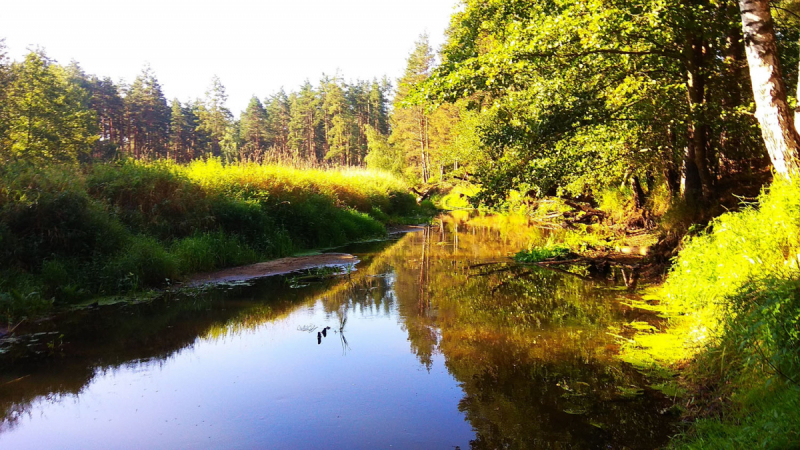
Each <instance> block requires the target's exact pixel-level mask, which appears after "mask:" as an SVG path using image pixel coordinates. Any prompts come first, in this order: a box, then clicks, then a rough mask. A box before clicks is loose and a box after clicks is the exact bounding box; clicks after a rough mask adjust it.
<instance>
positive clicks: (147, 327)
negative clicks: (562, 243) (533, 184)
mask: <svg viewBox="0 0 800 450" xmlns="http://www.w3.org/2000/svg"><path fill="white" fill-rule="evenodd" d="M545 238H546V233H545V232H544V231H542V230H539V229H536V228H534V227H532V226H531V225H530V224H528V223H527V222H526V221H525V220H523V219H519V218H509V217H492V216H484V215H480V214H476V213H454V214H452V215H448V216H444V217H442V219H441V220H439V221H438V223H437V224H435V225H433V226H430V227H428V228H426V229H424V230H421V231H419V232H413V233H407V234H404V235H397V236H395V238H394V239H391V240H388V241H385V242H373V243H362V244H354V245H350V246H348V247H345V248H341V249H336V251H344V252H350V253H352V254H354V255H356V256H357V257H358V258H359V260H360V262H359V263H358V264H357V265H356V266H355V267H354V268H353V269H354V270H350V271H349V273H348V274H346V275H342V276H338V277H335V278H333V279H324V280H323V281H317V280H316V279H315V278H311V279H307V278H304V277H302V276H299V275H297V276H288V277H273V278H267V279H263V280H260V281H257V282H253V283H246V284H240V285H235V284H234V285H226V286H222V287H220V288H216V289H205V290H197V291H194V292H189V293H186V294H183V295H180V296H174V297H171V298H166V299H159V300H156V301H153V302H150V303H144V304H139V305H127V306H117V307H111V306H109V307H101V308H100V309H99V310H87V311H82V312H77V313H70V314H67V315H64V316H63V317H60V318H57V319H55V320H51V321H47V322H43V323H40V324H36V325H32V326H29V327H28V331H29V332H30V333H36V334H35V335H34V337H33V338H32V340H29V341H27V342H26V343H25V344H24V345H23V347H25V348H27V349H28V350H30V351H26V352H20V351H17V350H14V351H7V352H6V354H5V355H4V356H3V358H2V359H0V414H2V417H1V418H0V448H4V449H28V448H65V449H76V448H87V449H88V448H102V449H107V448H286V449H298V448H309V449H310V448H326V447H330V448H346V449H356V448H364V449H372V448H397V449H403V448H425V449H438V448H441V449H453V448H460V449H467V448H475V449H493V448H520V449H522V448H559V449H579V448H587V449H593V448H603V449H605V448H643V449H650V448H655V447H658V446H660V445H663V444H665V443H666V441H667V439H668V436H669V435H670V434H671V433H673V432H674V430H673V422H674V420H673V419H670V418H669V417H668V416H667V415H665V414H662V411H664V410H666V409H667V408H669V406H670V405H671V400H670V399H668V398H665V397H664V396H663V395H661V394H660V393H658V392H657V391H654V390H652V389H650V388H649V387H648V381H647V380H646V379H645V378H644V377H642V376H641V375H640V374H639V373H638V372H636V371H635V370H634V369H633V368H631V367H629V366H627V365H626V364H624V363H622V362H620V361H619V360H618V359H617V358H616V353H617V350H618V348H617V344H616V341H615V339H616V338H615V337H613V336H611V335H610V334H609V327H619V326H620V325H621V324H623V323H626V322H631V321H634V320H636V321H641V320H649V319H650V318H648V317H642V316H641V314H642V313H640V312H636V311H633V310H631V309H629V308H627V307H626V306H624V305H623V302H622V301H621V300H622V299H624V297H625V296H626V295H627V294H626V293H625V291H624V290H621V289H619V287H618V286H619V283H618V282H617V278H618V277H617V276H615V274H613V273H611V274H610V275H609V276H608V277H607V279H604V280H599V281H598V280H594V281H592V280H589V279H587V278H586V277H584V276H583V275H585V274H582V273H581V271H580V270H575V271H574V272H575V273H574V274H567V273H562V272H557V271H554V270H547V269H544V268H539V267H530V266H520V265H516V264H514V263H512V262H511V260H510V259H509V258H508V256H509V254H513V253H514V252H516V251H518V250H519V249H520V248H522V247H524V246H525V245H527V244H528V243H530V242H535V241H537V240H542V239H545ZM328 327H329V328H328ZM323 330H324V334H325V335H324V336H323V334H322V332H323Z"/></svg>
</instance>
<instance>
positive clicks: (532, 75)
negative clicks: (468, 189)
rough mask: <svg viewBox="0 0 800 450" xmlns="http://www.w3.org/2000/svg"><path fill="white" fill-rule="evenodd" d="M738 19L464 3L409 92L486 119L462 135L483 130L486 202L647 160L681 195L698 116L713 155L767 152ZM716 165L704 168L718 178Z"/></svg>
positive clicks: (603, 6) (568, 188)
mask: <svg viewBox="0 0 800 450" xmlns="http://www.w3.org/2000/svg"><path fill="white" fill-rule="evenodd" d="M738 21H739V14H738V10H737V9H736V7H735V5H733V4H730V3H728V4H725V5H719V7H716V6H715V7H709V6H708V5H707V4H705V3H703V2H694V3H681V2H672V3H664V2H661V1H649V0H642V1H633V2H610V3H609V2H581V1H572V0H568V1H556V2H530V1H522V0H501V1H491V2H486V1H482V0H468V1H465V2H464V5H463V7H462V8H460V10H459V11H458V12H456V13H455V14H454V15H453V18H452V21H451V25H450V28H449V32H448V42H447V43H446V44H445V46H444V48H443V50H442V55H441V59H442V63H441V64H440V65H439V66H438V67H437V68H436V69H435V70H434V71H433V73H432V74H431V76H430V78H429V79H428V80H427V81H425V82H422V83H420V84H417V85H416V86H415V89H414V91H413V92H412V93H411V95H410V96H409V98H408V103H414V104H417V105H431V104H434V105H436V104H440V103H442V102H451V103H454V102H462V103H465V104H466V105H468V107H469V108H470V109H471V110H472V111H473V112H474V114H477V115H479V116H480V118H479V120H476V121H475V124H473V126H471V127H467V130H460V131H459V135H461V136H465V137H468V139H467V140H470V141H479V145H478V146H477V147H479V148H480V149H482V151H481V153H482V156H483V162H482V163H481V164H478V166H477V167H476V170H475V171H474V175H475V177H476V178H477V180H478V181H479V182H480V183H481V185H482V188H483V190H482V193H481V198H480V199H481V200H482V201H484V202H486V203H488V204H491V205H497V204H502V202H503V200H504V199H505V197H506V195H507V194H508V192H509V191H511V190H518V191H521V192H528V191H530V192H531V193H532V194H533V195H535V196H544V195H553V194H555V193H570V194H576V195H577V194H581V193H584V192H585V189H586V187H587V185H588V186H590V187H591V188H592V189H597V188H600V187H603V186H609V185H614V184H619V183H620V182H624V181H625V180H626V178H627V177H629V176H630V175H631V173H638V174H639V175H640V176H642V175H644V174H645V173H646V172H647V171H652V172H654V173H665V174H668V177H667V178H668V179H669V181H670V183H669V184H670V189H671V191H672V192H673V193H677V191H678V170H677V168H679V167H681V164H682V162H683V161H682V160H683V159H687V158H684V152H683V151H682V149H683V148H684V147H685V146H686V145H689V143H690V141H691V136H692V132H691V130H692V129H696V127H706V129H707V130H708V132H706V133H705V134H704V136H706V137H707V142H702V143H698V142H696V141H695V142H692V145H697V147H698V148H697V151H698V152H701V153H702V152H706V153H707V155H708V156H709V157H712V159H713V157H714V156H712V155H716V156H721V155H725V157H726V158H729V159H730V160H739V159H742V158H747V157H753V156H756V155H762V154H763V144H762V143H761V141H760V136H759V132H758V128H757V127H756V126H755V125H756V124H755V121H754V120H753V117H751V116H750V115H749V109H750V102H751V98H752V97H751V92H750V89H749V83H748V80H747V78H746V73H745V72H746V71H743V70H742V68H743V67H744V58H743V57H742V56H743V52H737V51H736V49H735V48H734V47H733V46H734V45H735V41H736V40H735V39H734V40H731V39H730V38H731V36H733V35H735V33H737V32H738V25H734V26H732V25H731V24H732V23H733V24H736V23H737V22H738ZM732 33H734V34H732ZM690 44H691V45H690ZM781 44H782V45H786V46H789V47H790V48H792V49H793V48H794V47H795V46H796V43H795V39H794V38H789V37H788V36H787V37H786V38H785V39H782V41H781ZM788 53H789V54H795V53H796V51H794V50H789V52H788ZM790 70H794V69H793V68H792V69H790ZM686 80H693V81H691V82H689V83H687V82H686ZM687 94H691V95H687ZM701 109H702V113H699V111H700V110H701ZM470 136H472V138H469V137H470ZM734 142H735V143H736V144H735V145H732V143H734ZM468 147H474V145H468ZM715 152H719V153H715ZM698 160H699V161H701V162H703V161H702V160H700V158H699V157H698ZM687 161H688V163H689V166H690V167H689V168H690V169H691V170H694V169H695V167H694V165H695V162H696V161H694V160H688V159H687ZM721 169H722V168H721V167H719V166H717V167H711V168H709V167H705V163H704V162H703V164H702V167H698V168H697V171H699V172H702V173H701V174H700V175H698V176H705V177H706V178H705V179H706V181H704V182H709V181H708V179H710V178H711V175H710V174H709V172H710V171H714V172H715V173H716V172H721ZM526 185H527V186H526ZM523 186H525V187H526V188H523ZM687 195H691V193H690V194H687Z"/></svg>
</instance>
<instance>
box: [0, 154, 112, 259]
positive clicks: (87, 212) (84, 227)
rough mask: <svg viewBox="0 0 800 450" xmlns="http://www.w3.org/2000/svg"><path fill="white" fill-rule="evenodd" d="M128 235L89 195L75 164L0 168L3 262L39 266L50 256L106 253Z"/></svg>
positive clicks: (0, 249)
mask: <svg viewBox="0 0 800 450" xmlns="http://www.w3.org/2000/svg"><path fill="white" fill-rule="evenodd" d="M126 237H127V231H126V230H125V229H124V227H123V226H122V225H121V224H120V223H119V222H118V221H116V220H115V219H114V218H113V217H111V216H109V215H108V214H107V213H106V212H105V211H104V210H103V208H102V206H101V205H98V204H97V203H95V202H93V201H92V199H91V198H90V197H89V196H88V195H87V193H86V190H85V186H84V181H83V176H82V175H81V174H80V173H79V172H77V171H75V170H74V169H71V168H67V167H57V166H56V167H51V168H48V169H44V170H36V169H33V168H31V167H30V166H24V165H9V166H6V167H3V168H1V169H0V239H2V244H3V245H2V248H0V268H2V267H17V266H19V267H23V268H25V269H26V270H34V271H35V270H38V269H39V268H40V265H41V263H42V261H44V260H45V259H48V258H51V257H52V256H56V257H69V258H77V259H83V260H85V259H87V258H91V257H93V256H94V255H96V254H101V255H107V254H109V253H111V252H113V251H114V250H115V249H117V248H119V246H121V245H122V242H123V241H124V240H125V239H126Z"/></svg>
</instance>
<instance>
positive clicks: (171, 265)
mask: <svg viewBox="0 0 800 450" xmlns="http://www.w3.org/2000/svg"><path fill="white" fill-rule="evenodd" d="M179 267H180V266H179V261H178V259H177V258H176V257H175V255H172V254H170V253H169V252H168V251H167V250H166V249H165V248H164V245H163V244H162V243H160V242H159V241H158V240H156V239H154V238H152V237H149V236H142V235H139V236H136V237H134V238H133V239H131V240H130V241H129V242H128V244H127V245H126V246H125V247H123V248H122V249H121V250H120V251H119V252H118V253H117V254H116V255H114V256H113V257H112V258H111V259H110V261H109V262H108V263H106V264H105V266H104V267H103V270H102V274H101V276H102V278H103V281H104V284H105V285H106V286H107V287H109V290H111V291H112V292H126V291H128V290H136V289H140V288H142V287H149V286H161V285H163V284H164V283H165V282H167V281H168V280H173V279H177V278H178V277H179V275H180V271H179Z"/></svg>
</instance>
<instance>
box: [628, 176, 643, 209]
mask: <svg viewBox="0 0 800 450" xmlns="http://www.w3.org/2000/svg"><path fill="white" fill-rule="evenodd" d="M630 184H631V193H633V206H634V208H636V209H637V210H639V209H642V206H643V205H644V190H643V189H642V183H640V182H639V177H638V176H637V175H634V176H632V177H631V180H630Z"/></svg>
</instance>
